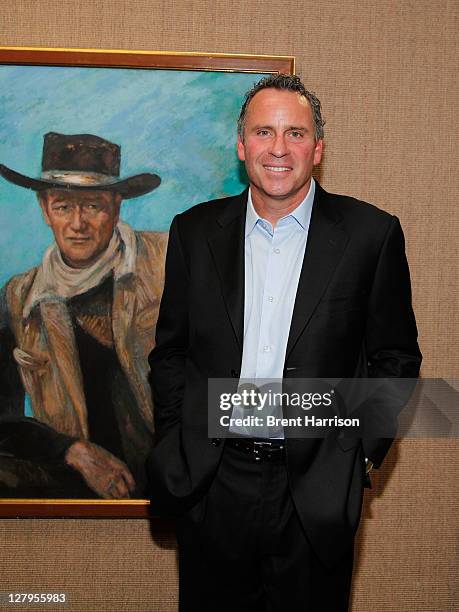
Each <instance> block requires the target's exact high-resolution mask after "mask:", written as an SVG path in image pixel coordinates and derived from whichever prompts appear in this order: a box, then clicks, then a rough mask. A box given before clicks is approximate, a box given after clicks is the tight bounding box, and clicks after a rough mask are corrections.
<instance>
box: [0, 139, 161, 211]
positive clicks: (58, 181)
mask: <svg viewBox="0 0 459 612" xmlns="http://www.w3.org/2000/svg"><path fill="white" fill-rule="evenodd" d="M120 161H121V148H120V147H119V145H117V144H114V143H112V142H109V141H108V140H105V139H104V138H100V137H99V136H94V135H93V134H71V135H65V134H57V133H56V132H49V133H48V134H45V136H44V143H43V156H42V173H41V176H39V177H37V178H32V177H29V176H26V175H25V174H21V173H20V172H17V171H15V170H12V169H11V168H8V167H7V166H5V165H3V164H0V174H1V175H2V176H3V177H4V178H5V179H6V180H7V181H10V182H11V183H14V184H15V185H19V186H20V187H25V188H27V189H33V190H34V191H44V190H46V189H69V190H83V189H84V190H89V191H100V190H104V191H114V192H117V193H119V194H120V195H121V197H122V198H124V199H128V198H135V197H137V196H141V195H144V194H146V193H149V192H150V191H153V190H154V189H156V188H157V187H158V186H159V184H160V183H161V179H160V177H159V176H158V175H157V174H152V173H149V172H145V173H142V174H136V175H134V176H129V177H126V178H120Z"/></svg>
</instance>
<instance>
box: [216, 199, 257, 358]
mask: <svg viewBox="0 0 459 612" xmlns="http://www.w3.org/2000/svg"><path fill="white" fill-rule="evenodd" d="M247 193H248V190H245V191H244V192H243V193H242V194H240V195H239V196H236V197H234V198H233V200H234V201H233V202H231V203H230V204H229V205H228V206H227V207H226V208H225V210H224V212H223V213H222V215H221V216H220V217H219V218H218V220H217V229H216V231H215V232H214V233H213V234H212V235H210V236H209V239H208V242H209V247H210V250H211V252H212V257H213V259H214V262H215V266H216V268H217V270H218V275H219V278H220V284H221V289H222V293H223V298H224V300H225V305H226V309H227V312H228V316H229V318H230V320H231V324H232V326H233V330H234V333H235V336H236V339H237V341H238V344H239V346H240V349H241V351H242V344H243V336H244V276H245V273H244V234H245V214H246V208H247Z"/></svg>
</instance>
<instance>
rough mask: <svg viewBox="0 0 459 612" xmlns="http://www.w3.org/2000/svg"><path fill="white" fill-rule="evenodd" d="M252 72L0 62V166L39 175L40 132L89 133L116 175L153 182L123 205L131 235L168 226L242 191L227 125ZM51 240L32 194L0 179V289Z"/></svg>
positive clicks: (233, 124)
mask: <svg viewBox="0 0 459 612" xmlns="http://www.w3.org/2000/svg"><path fill="white" fill-rule="evenodd" d="M261 76H262V75H254V74H240V73H239V74H238V73H217V72H188V71H174V70H137V69H111V68H66V67H44V66H0V163H3V164H5V165H7V166H9V167H10V168H13V169H14V170H17V171H19V172H21V173H23V174H27V175H28V176H39V174H40V171H41V166H40V164H41V153H42V147H43V135H44V134H45V133H46V132H50V131H53V132H61V133H64V134H78V133H91V134H97V135H98V136H101V137H103V138H106V139H108V140H111V141H112V142H115V143H117V144H119V145H121V176H128V175H132V174H136V173H139V172H148V171H151V172H155V173H157V174H159V176H160V177H161V179H162V183H161V185H160V187H159V188H158V189H157V190H156V191H153V192H152V193H150V194H147V195H145V196H142V197H140V198H135V199H133V200H127V201H125V202H124V203H123V205H122V211H121V216H122V218H123V219H124V220H125V221H127V222H128V223H130V224H131V225H132V226H133V227H134V228H135V229H154V230H168V228H169V225H170V222H171V221H172V218H173V216H174V215H175V214H176V213H178V212H181V211H183V210H185V209H187V208H189V207H190V206H192V205H193V204H197V203H198V202H201V201H204V200H209V199H212V198H218V197H223V196H226V195H231V194H235V193H239V192H240V191H241V190H242V189H243V188H244V187H245V175H244V172H243V169H242V167H241V164H240V163H239V161H238V159H237V155H236V120H237V116H238V113H239V109H240V106H241V103H242V99H243V96H244V93H245V92H246V91H247V90H248V89H250V87H251V86H252V84H253V83H254V82H256V81H257V80H259V79H260V78H261ZM51 241H52V234H51V232H50V230H49V229H48V228H47V226H46V225H45V223H44V222H43V220H42V218H41V213H40V210H39V206H38V203H37V200H36V197H35V194H34V192H32V191H30V190H28V189H23V188H20V187H17V186H15V185H13V184H11V183H8V182H7V181H5V180H4V179H3V178H0V286H1V285H3V284H4V282H5V281H6V280H8V278H10V277H11V276H12V275H13V274H17V273H19V272H23V271H25V270H27V269H28V268H30V267H31V266H34V265H37V264H38V263H39V262H40V260H41V257H42V255H43V252H44V250H45V248H46V247H47V246H48V245H49V244H50V242H51Z"/></svg>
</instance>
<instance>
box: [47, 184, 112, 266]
mask: <svg viewBox="0 0 459 612" xmlns="http://www.w3.org/2000/svg"><path fill="white" fill-rule="evenodd" d="M39 201H40V206H41V209H42V212H43V216H44V218H45V221H46V223H47V225H49V226H50V227H51V229H52V230H53V233H54V238H55V239H56V243H57V245H58V247H59V250H60V252H61V254H62V258H63V260H64V261H65V263H66V264H67V265H68V266H70V267H71V268H86V267H88V266H90V265H91V264H93V263H94V262H95V261H96V260H97V259H98V257H99V256H100V255H101V254H102V253H103V252H104V251H105V249H106V248H107V247H108V244H109V242H110V239H111V237H112V235H113V231H114V229H115V226H116V224H117V223H118V219H119V210H120V204H121V196H120V195H119V194H114V193H113V192H111V191H85V190H81V191H67V190H60V189H49V190H47V191H45V192H43V193H40V195H39Z"/></svg>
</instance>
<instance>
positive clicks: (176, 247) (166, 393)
mask: <svg viewBox="0 0 459 612" xmlns="http://www.w3.org/2000/svg"><path fill="white" fill-rule="evenodd" d="M188 286H189V272H188V269H187V266H186V263H185V258H184V253H183V248H182V243H181V240H180V234H179V229H178V217H175V219H174V220H173V222H172V225H171V228H170V234H169V243H168V247H167V255H166V270H165V284H164V292H163V296H162V299H161V306H160V309H159V317H158V323H157V326H156V346H155V348H154V349H153V351H152V352H151V353H150V356H149V358H148V361H149V364H150V369H151V373H150V384H151V387H152V393H153V402H154V407H155V438H156V440H158V439H160V438H161V437H162V436H163V434H164V433H166V431H167V430H168V429H169V428H170V427H172V426H174V425H176V424H178V423H179V422H180V418H181V411H182V402H183V395H184V390H185V363H186V351H187V348H188Z"/></svg>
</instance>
